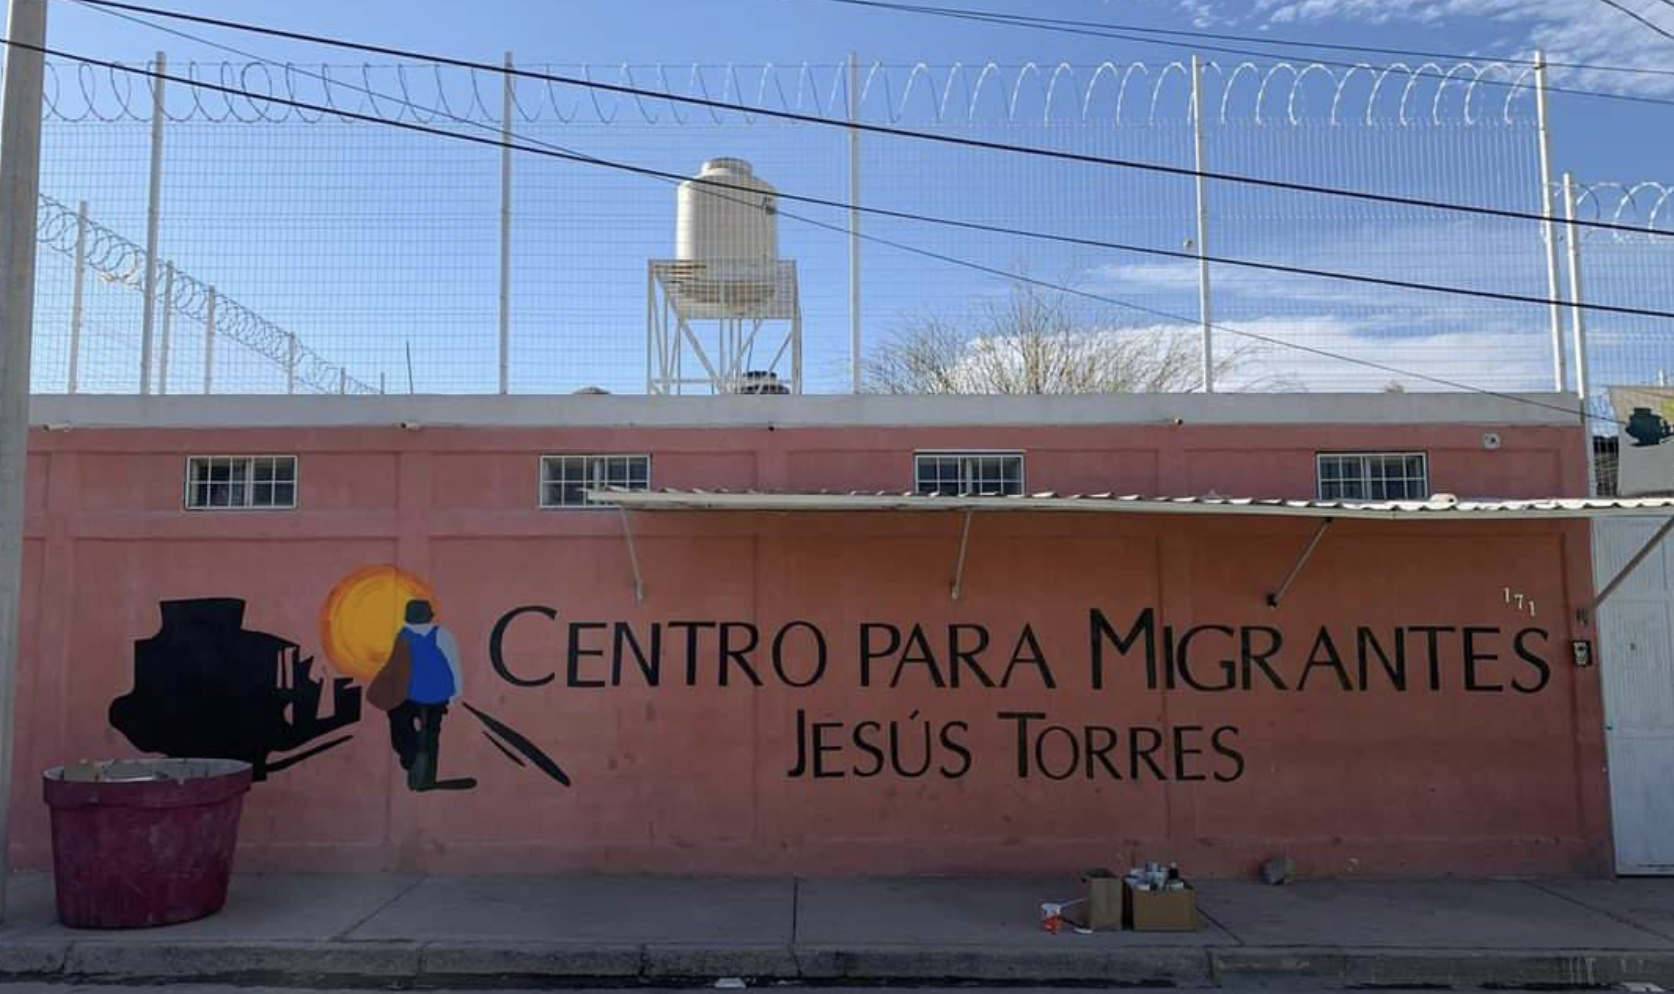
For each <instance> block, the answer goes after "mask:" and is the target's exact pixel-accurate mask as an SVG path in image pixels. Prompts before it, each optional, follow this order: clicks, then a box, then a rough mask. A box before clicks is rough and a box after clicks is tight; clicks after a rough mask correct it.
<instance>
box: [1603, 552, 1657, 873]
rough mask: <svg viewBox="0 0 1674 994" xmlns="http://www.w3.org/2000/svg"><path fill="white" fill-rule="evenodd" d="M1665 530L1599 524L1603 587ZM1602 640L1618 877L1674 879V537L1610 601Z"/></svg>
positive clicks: (1604, 613) (1607, 606) (1606, 606)
mask: <svg viewBox="0 0 1674 994" xmlns="http://www.w3.org/2000/svg"><path fill="white" fill-rule="evenodd" d="M1661 524H1662V522H1661V521H1660V520H1655V519H1646V520H1637V519H1618V520H1614V521H1610V520H1604V521H1596V522H1595V523H1594V527H1593V562H1594V570H1595V572H1594V575H1595V576H1596V577H1597V582H1598V584H1599V586H1600V587H1602V586H1603V585H1604V584H1606V583H1608V582H1609V581H1610V579H1611V578H1612V577H1614V576H1615V575H1616V574H1617V573H1619V572H1620V571H1621V569H1622V567H1623V566H1624V565H1626V563H1627V561H1628V560H1629V559H1631V558H1632V557H1633V555H1634V553H1636V552H1638V551H1639V550H1640V549H1641V548H1643V547H1644V545H1645V543H1646V542H1648V541H1649V540H1650V539H1651V537H1652V535H1653V534H1654V533H1655V532H1656V530H1657V528H1658V527H1659V526H1660V525H1661ZM1598 631H1599V664H1600V666H1601V667H1602V671H1601V672H1602V677H1603V681H1604V721H1605V744H1606V747H1607V748H1608V750H1609V757H1610V797H1611V809H1612V813H1613V818H1612V822H1613V824H1614V825H1615V834H1616V871H1617V872H1618V873H1624V874H1653V873H1656V874H1674V537H1670V538H1668V539H1665V540H1664V541H1663V542H1662V543H1661V547H1660V548H1658V549H1656V550H1654V551H1653V552H1652V553H1651V555H1650V556H1649V557H1647V558H1646V559H1645V560H1644V561H1643V562H1641V563H1640V564H1639V567H1638V568H1637V569H1636V570H1634V572H1633V575H1632V576H1630V577H1628V579H1627V580H1626V581H1625V582H1624V583H1623V584H1622V585H1621V586H1620V587H1618V588H1617V590H1616V592H1615V593H1613V594H1611V596H1610V599H1609V600H1607V601H1605V603H1604V605H1603V607H1601V608H1600V610H1599V617H1598Z"/></svg>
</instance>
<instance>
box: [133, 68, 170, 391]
mask: <svg viewBox="0 0 1674 994" xmlns="http://www.w3.org/2000/svg"><path fill="white" fill-rule="evenodd" d="M153 66H154V68H155V70H156V73H157V75H155V76H154V77H152V79H151V179H150V185H149V187H148V194H147V198H146V205H145V301H144V310H143V311H142V312H141V318H140V389H139V392H140V393H141V394H148V393H150V392H151V364H152V356H151V349H152V344H151V343H152V331H153V329H155V328H156V327H157V234H158V226H159V224H160V222H161V218H162V204H163V117H164V111H163V77H164V76H166V75H167V74H168V71H169V60H168V56H166V55H164V54H163V53H162V52H158V53H157V61H156V62H155V63H153Z"/></svg>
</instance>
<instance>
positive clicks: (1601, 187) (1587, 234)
mask: <svg viewBox="0 0 1674 994" xmlns="http://www.w3.org/2000/svg"><path fill="white" fill-rule="evenodd" d="M1553 185H1554V186H1555V187H1556V191H1555V192H1557V193H1558V195H1559V196H1560V197H1561V196H1562V195H1563V186H1562V184H1553ZM1575 212H1576V216H1577V217H1578V218H1580V219H1583V220H1589V221H1609V222H1610V223H1611V224H1616V225H1623V226H1637V225H1641V224H1643V225H1644V227H1645V232H1646V233H1645V234H1644V235H1637V234H1633V233H1630V232H1625V231H1617V230H1598V229H1592V230H1587V231H1583V232H1582V238H1583V239H1592V240H1598V239H1605V238H1608V239H1609V240H1611V241H1615V242H1621V243H1631V244H1655V245H1659V246H1667V245H1668V244H1669V243H1668V240H1667V239H1665V238H1661V237H1653V233H1661V232H1670V231H1674V183H1659V182H1656V181H1654V180H1646V181H1643V182H1639V183H1618V182H1613V181H1609V180H1602V181H1597V182H1590V183H1577V184H1576V187H1575Z"/></svg>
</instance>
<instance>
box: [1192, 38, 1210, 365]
mask: <svg viewBox="0 0 1674 994" xmlns="http://www.w3.org/2000/svg"><path fill="white" fill-rule="evenodd" d="M1192 150H1193V152H1192V156H1193V162H1194V163H1195V167H1196V170H1197V309H1198V314H1199V315H1201V317H1202V319H1203V392H1204V393H1214V392H1215V317H1214V310H1213V308H1212V302H1211V300H1210V296H1209V180H1208V178H1207V177H1205V176H1204V175H1203V171H1204V169H1205V168H1206V166H1207V164H1206V162H1205V160H1204V154H1203V62H1202V60H1201V59H1200V58H1198V56H1197V55H1195V54H1194V55H1193V56H1192Z"/></svg>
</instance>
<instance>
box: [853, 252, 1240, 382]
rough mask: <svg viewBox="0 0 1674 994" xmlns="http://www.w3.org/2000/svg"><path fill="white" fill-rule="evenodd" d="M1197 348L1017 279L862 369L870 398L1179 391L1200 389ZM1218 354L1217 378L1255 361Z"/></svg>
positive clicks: (1187, 332)
mask: <svg viewBox="0 0 1674 994" xmlns="http://www.w3.org/2000/svg"><path fill="white" fill-rule="evenodd" d="M1217 344H1220V343H1217ZM1199 349H1200V340H1199V338H1198V336H1197V334H1196V331H1195V329H1186V328H1180V327H1151V328H1122V327H1120V326H1118V325H1116V324H1115V323H1114V322H1110V323H1108V324H1107V323H1106V322H1104V321H1103V320H1102V316H1101V315H1099V314H1096V313H1094V314H1089V313H1087V312H1085V310H1078V309H1077V308H1076V307H1075V306H1074V302H1073V301H1072V300H1071V299H1070V295H1069V294H1066V293H1064V292H1062V291H1057V290H1049V289H1046V288H1043V287H1040V286H1037V285H1035V284H1033V283H1028V282H1025V281H1022V280H1019V281H1016V282H1014V283H1013V284H1012V285H1011V289H1010V292H1009V293H1008V294H1007V295H1006V296H1005V297H1004V298H1001V299H998V300H992V301H989V302H987V303H984V304H981V305H979V306H977V307H975V308H973V310H972V311H971V313H970V314H969V315H968V316H966V317H963V318H961V319H954V318H949V317H947V316H946V315H939V314H929V315H925V316H923V317H919V318H916V319H913V320H911V321H909V322H908V323H907V324H906V325H905V327H904V328H903V329H902V330H901V333H900V334H899V335H897V336H896V338H895V340H894V341H891V342H887V343H884V344H883V345H880V346H879V347H878V348H876V349H875V350H873V352H872V355H871V356H870V357H868V358H867V359H866V361H865V365H864V367H863V373H864V384H865V389H866V391H867V392H869V393H892V394H1067V393H1183V392H1186V391H1191V390H1197V389H1201V388H1202V385H1203V360H1202V355H1201V352H1200V351H1199ZM1219 352H1220V354H1219V355H1218V356H1217V358H1216V361H1215V376H1216V378H1217V379H1219V378H1221V377H1223V376H1224V375H1225V374H1227V373H1230V372H1232V371H1233V370H1234V369H1236V368H1237V367H1238V366H1239V365H1240V364H1241V363H1242V362H1243V361H1244V360H1245V359H1247V358H1248V355H1249V350H1248V348H1247V347H1245V346H1243V345H1239V344H1236V343H1226V344H1224V345H1222V347H1221V349H1220V350H1219Z"/></svg>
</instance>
